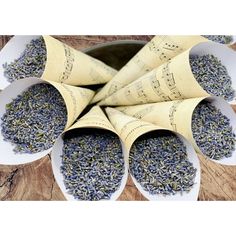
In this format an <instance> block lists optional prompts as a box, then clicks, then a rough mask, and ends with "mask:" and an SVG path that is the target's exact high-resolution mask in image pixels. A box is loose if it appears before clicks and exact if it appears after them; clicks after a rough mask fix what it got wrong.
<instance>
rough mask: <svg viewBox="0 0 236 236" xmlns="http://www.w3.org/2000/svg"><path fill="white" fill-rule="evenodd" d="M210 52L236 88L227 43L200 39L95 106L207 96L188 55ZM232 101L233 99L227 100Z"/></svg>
mask: <svg viewBox="0 0 236 236" xmlns="http://www.w3.org/2000/svg"><path fill="white" fill-rule="evenodd" d="M190 54H191V55H204V54H213V55H215V56H217V57H218V58H219V59H220V60H221V61H222V64H223V65H225V66H226V68H227V70H228V73H229V75H230V76H231V78H232V87H233V89H234V90H236V67H235V65H234V62H235V61H236V53H235V52H234V51H233V50H231V49H229V48H228V47H227V46H225V45H222V44H218V43H212V42H204V43H199V44H198V45H196V46H194V47H193V48H191V49H189V50H187V51H185V52H183V53H181V54H180V55H178V56H176V57H175V58H173V59H172V60H171V61H169V62H167V63H165V64H163V65H161V66H160V67H158V68H156V69H154V70H152V71H151V72H149V73H147V74H145V75H144V76H142V77H140V78H139V79H137V80H135V81H134V82H133V83H131V84H129V85H127V86H126V87H124V88H122V89H121V90H119V91H117V92H116V93H114V94H113V95H111V96H110V97H108V98H106V99H105V100H103V101H101V102H100V103H99V105H107V106H122V105H137V104H144V103H153V102H162V101H170V100H179V99H186V98H195V97H203V96H210V94H208V93H207V92H206V91H205V90H204V89H203V88H202V87H201V86H200V85H199V83H198V82H197V80H196V79H195V78H194V76H193V73H192V70H191V67H190V64H189V55H190ZM231 103H232V104H235V103H236V100H235V98H234V99H233V101H231Z"/></svg>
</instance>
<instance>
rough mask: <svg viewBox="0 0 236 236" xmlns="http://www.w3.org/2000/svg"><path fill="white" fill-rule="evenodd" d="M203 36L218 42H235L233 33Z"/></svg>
mask: <svg viewBox="0 0 236 236" xmlns="http://www.w3.org/2000/svg"><path fill="white" fill-rule="evenodd" d="M202 36H204V37H205V38H207V39H209V40H211V41H213V42H216V43H222V44H229V43H232V42H233V37H232V35H202Z"/></svg>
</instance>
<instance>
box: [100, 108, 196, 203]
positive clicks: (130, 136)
mask: <svg viewBox="0 0 236 236" xmlns="http://www.w3.org/2000/svg"><path fill="white" fill-rule="evenodd" d="M105 110H106V113H107V115H108V118H109V120H110V121H111V124H112V125H113V126H114V128H115V129H116V131H117V133H118V134H119V135H120V138H121V139H122V140H123V142H124V143H125V145H126V147H127V151H128V153H129V152H130V149H131V147H132V145H133V143H134V142H135V140H136V139H137V138H139V137H140V136H142V135H144V134H146V133H149V132H153V131H156V132H158V131H170V129H166V128H163V127H161V126H157V125H153V124H151V123H149V122H145V121H142V120H139V119H136V118H134V117H131V116H127V115H125V114H124V113H122V112H120V111H118V110H116V109H114V108H110V107H108V108H106V109H105ZM171 132H173V133H174V134H175V135H176V136H178V137H179V138H180V139H181V141H182V142H183V143H184V145H185V146H186V148H187V155H188V159H189V160H190V161H191V162H192V163H193V166H194V167H195V168H196V169H197V173H196V177H195V184H194V186H193V188H192V189H191V190H190V192H188V193H186V192H184V193H182V194H176V195H167V196H163V195H161V194H156V195H152V194H150V193H149V192H147V191H145V190H144V189H143V187H142V186H141V185H140V184H139V183H138V182H137V180H136V179H135V177H134V176H133V175H132V174H131V177H132V180H133V182H134V184H135V185H136V187H137V188H138V190H139V191H140V192H141V193H142V194H143V195H144V196H145V197H146V198H147V199H148V200H159V201H161V200H168V201H170V200H185V201H186V200H197V198H198V193H199V189H200V173H201V170H200V164H199V159H198V157H197V154H196V152H195V151H194V148H193V147H192V145H191V144H190V143H189V142H188V141H187V139H185V138H184V137H183V136H182V135H180V134H179V133H177V132H175V131H171Z"/></svg>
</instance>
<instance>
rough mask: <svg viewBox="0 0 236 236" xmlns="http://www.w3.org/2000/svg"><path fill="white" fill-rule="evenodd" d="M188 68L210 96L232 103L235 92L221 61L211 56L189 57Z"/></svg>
mask: <svg viewBox="0 0 236 236" xmlns="http://www.w3.org/2000/svg"><path fill="white" fill-rule="evenodd" d="M189 60H190V66H191V69H192V72H193V75H194V77H195V79H196V80H197V81H198V83H199V84H200V85H201V86H202V88H203V89H204V90H205V91H206V92H208V93H209V94H211V95H215V96H220V97H223V98H224V99H225V100H227V101H232V100H233V98H234V96H235V91H234V90H233V88H232V80H231V77H230V76H229V74H228V71H227V69H226V67H225V66H224V65H222V63H221V61H220V60H219V59H218V58H217V57H215V56H213V55H209V54H207V55H203V56H198V55H190V58H189Z"/></svg>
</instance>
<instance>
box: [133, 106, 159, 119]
mask: <svg viewBox="0 0 236 236" xmlns="http://www.w3.org/2000/svg"><path fill="white" fill-rule="evenodd" d="M153 108H154V106H148V107H146V108H143V109H142V110H140V111H138V112H136V113H135V114H134V115H133V117H135V118H137V119H142V118H143V117H144V116H145V115H147V114H149V113H150V112H151V111H152V110H153Z"/></svg>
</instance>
